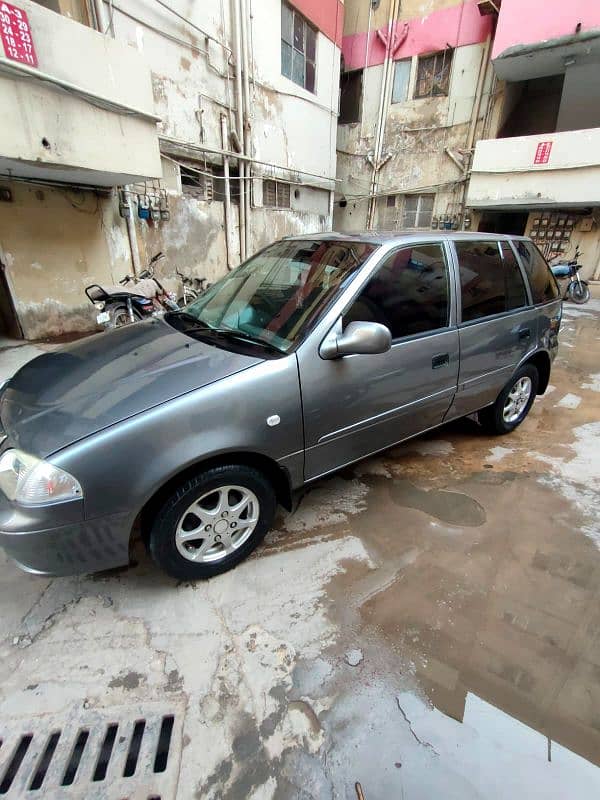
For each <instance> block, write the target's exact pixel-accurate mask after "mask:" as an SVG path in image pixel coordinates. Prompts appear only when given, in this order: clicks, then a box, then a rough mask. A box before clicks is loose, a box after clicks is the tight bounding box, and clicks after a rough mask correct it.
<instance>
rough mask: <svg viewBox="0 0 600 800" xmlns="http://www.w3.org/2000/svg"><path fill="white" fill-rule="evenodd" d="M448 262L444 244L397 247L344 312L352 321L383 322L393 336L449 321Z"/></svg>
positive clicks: (394, 337)
mask: <svg viewBox="0 0 600 800" xmlns="http://www.w3.org/2000/svg"><path fill="white" fill-rule="evenodd" d="M448 285H449V284H448V265H447V264H446V258H445V256H444V250H443V247H442V246H441V245H439V244H425V245H418V246H416V247H405V248H402V249H401V250H396V251H395V252H394V253H392V254H391V255H390V256H388V258H386V259H385V261H384V262H383V264H382V265H381V267H380V268H379V269H378V270H377V272H376V273H375V275H374V276H373V277H372V278H371V280H370V281H369V283H368V284H367V285H366V287H365V288H364V289H363V290H362V292H361V293H360V295H359V296H358V298H357V299H356V300H355V301H354V302H353V304H352V306H351V307H350V308H349V309H348V311H347V312H346V314H344V325H347V324H348V323H349V322H379V323H380V324H382V325H385V326H386V327H387V328H389V330H390V331H391V334H392V339H401V338H403V337H404V336H414V335H415V334H419V333H426V332H428V331H434V330H438V329H440V328H445V327H446V326H447V325H448V309H449V302H448Z"/></svg>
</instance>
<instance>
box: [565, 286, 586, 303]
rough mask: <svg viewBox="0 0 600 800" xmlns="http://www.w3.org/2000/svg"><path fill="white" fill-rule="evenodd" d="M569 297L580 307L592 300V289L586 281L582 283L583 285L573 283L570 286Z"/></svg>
mask: <svg viewBox="0 0 600 800" xmlns="http://www.w3.org/2000/svg"><path fill="white" fill-rule="evenodd" d="M567 296H568V298H569V300H572V301H573V302H574V303H577V304H578V305H582V304H583V303H587V301H588V300H589V299H590V287H589V286H588V285H587V283H586V282H585V281H581V284H579V283H577V282H576V281H573V283H571V284H569V288H568V290H567Z"/></svg>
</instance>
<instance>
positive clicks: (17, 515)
mask: <svg viewBox="0 0 600 800" xmlns="http://www.w3.org/2000/svg"><path fill="white" fill-rule="evenodd" d="M131 525H132V518H131V515H130V514H112V515H108V516H105V517H99V518H98V519H93V520H79V521H72V522H69V523H67V524H59V525H56V526H50V525H48V527H46V526H44V527H39V528H37V527H36V529H33V530H32V529H31V518H30V516H29V514H28V510H23V511H20V510H15V508H14V507H13V508H12V512H11V514H10V515H7V514H4V513H0V546H1V547H2V548H3V549H4V551H5V552H6V555H7V556H8V557H9V558H11V559H12V560H13V561H15V562H16V563H17V565H18V566H19V567H21V569H23V570H25V571H26V572H32V573H34V574H37V575H52V576H59V575H77V574H81V573H86V572H99V571H101V570H105V569H111V568H113V567H119V566H123V565H125V564H127V563H128V562H129V538H130V533H131Z"/></svg>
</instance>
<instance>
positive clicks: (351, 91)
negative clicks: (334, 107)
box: [339, 69, 363, 125]
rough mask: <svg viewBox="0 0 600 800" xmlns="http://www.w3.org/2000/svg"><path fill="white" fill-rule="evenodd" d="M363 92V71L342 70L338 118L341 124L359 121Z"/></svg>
mask: <svg viewBox="0 0 600 800" xmlns="http://www.w3.org/2000/svg"><path fill="white" fill-rule="evenodd" d="M362 92H363V71H362V69H357V70H355V71H354V72H344V73H343V75H342V76H341V77H340V118H339V123H340V124H341V125H348V124H349V123H352V122H360V113H361V103H362Z"/></svg>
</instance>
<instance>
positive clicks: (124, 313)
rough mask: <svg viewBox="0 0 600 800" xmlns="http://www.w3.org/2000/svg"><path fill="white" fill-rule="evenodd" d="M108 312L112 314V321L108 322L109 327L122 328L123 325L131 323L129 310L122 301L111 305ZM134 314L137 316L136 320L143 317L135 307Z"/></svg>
mask: <svg viewBox="0 0 600 800" xmlns="http://www.w3.org/2000/svg"><path fill="white" fill-rule="evenodd" d="M108 313H109V314H110V321H109V323H108V327H109V328H122V327H123V325H131V321H130V319H129V311H128V310H127V306H126V305H124V304H122V303H120V304H118V305H115V306H111V307H110V308H109V309H108ZM133 316H134V317H135V321H136V322H137V321H138V320H140V319H141V317H140V315H139V314H138V313H137V311H136V310H135V308H134V309H133Z"/></svg>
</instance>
